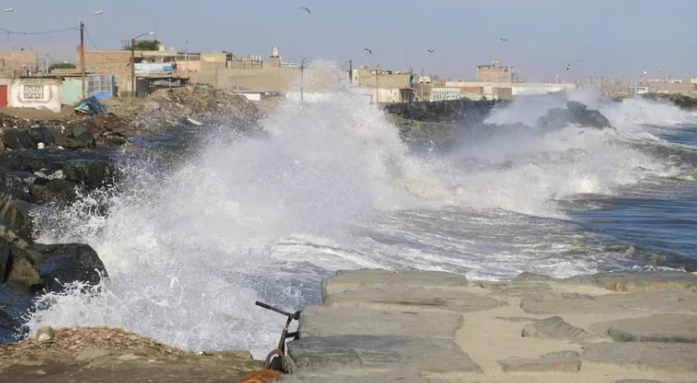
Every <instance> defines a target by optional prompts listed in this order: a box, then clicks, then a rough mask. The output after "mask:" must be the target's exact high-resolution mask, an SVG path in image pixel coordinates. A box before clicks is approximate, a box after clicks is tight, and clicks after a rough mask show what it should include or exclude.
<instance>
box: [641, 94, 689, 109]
mask: <svg viewBox="0 0 697 383" xmlns="http://www.w3.org/2000/svg"><path fill="white" fill-rule="evenodd" d="M641 97H642V98H644V99H647V100H654V101H668V102H670V103H672V104H673V105H675V106H677V107H678V108H680V109H684V110H690V111H692V110H696V109H697V98H695V97H691V96H688V95H685V94H677V93H648V94H643V95H641Z"/></svg>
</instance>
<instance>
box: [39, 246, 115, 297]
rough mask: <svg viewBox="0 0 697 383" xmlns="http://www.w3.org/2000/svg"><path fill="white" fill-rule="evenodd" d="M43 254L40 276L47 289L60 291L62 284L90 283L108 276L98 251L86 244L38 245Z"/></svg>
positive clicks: (43, 285)
mask: <svg viewBox="0 0 697 383" xmlns="http://www.w3.org/2000/svg"><path fill="white" fill-rule="evenodd" d="M36 249H37V250H38V251H39V253H40V254H41V257H42V259H41V268H40V276H41V280H42V287H43V288H44V290H46V291H54V292H58V291H61V289H62V284H63V283H67V282H74V281H82V282H85V283H87V284H90V285H96V284H98V283H99V282H100V280H101V277H102V275H103V276H104V277H106V276H107V273H106V269H105V268H104V263H102V260H101V259H99V256H98V255H97V252H96V251H94V249H92V247H91V246H90V245H86V244H79V243H73V244H55V245H37V246H36Z"/></svg>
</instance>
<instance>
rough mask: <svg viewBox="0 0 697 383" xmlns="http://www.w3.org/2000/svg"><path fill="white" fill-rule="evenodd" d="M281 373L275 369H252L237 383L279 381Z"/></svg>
mask: <svg viewBox="0 0 697 383" xmlns="http://www.w3.org/2000/svg"><path fill="white" fill-rule="evenodd" d="M280 375H281V373H280V372H279V371H273V370H259V371H252V372H250V373H249V374H247V375H245V376H243V377H242V379H241V380H240V381H239V382H237V383H268V382H277V381H278V379H279V376H280Z"/></svg>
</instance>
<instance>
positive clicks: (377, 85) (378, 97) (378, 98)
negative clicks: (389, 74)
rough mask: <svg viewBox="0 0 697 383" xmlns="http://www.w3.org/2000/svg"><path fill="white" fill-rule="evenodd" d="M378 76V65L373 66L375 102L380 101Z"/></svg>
mask: <svg viewBox="0 0 697 383" xmlns="http://www.w3.org/2000/svg"><path fill="white" fill-rule="evenodd" d="M379 76H380V65H378V66H376V67H375V104H378V103H379V102H380V88H379V82H378V78H379Z"/></svg>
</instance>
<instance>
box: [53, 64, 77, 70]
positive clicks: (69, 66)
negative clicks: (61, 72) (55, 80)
mask: <svg viewBox="0 0 697 383" xmlns="http://www.w3.org/2000/svg"><path fill="white" fill-rule="evenodd" d="M75 68H76V66H75V64H71V63H53V64H51V66H49V67H48V71H49V72H50V71H52V70H54V69H75Z"/></svg>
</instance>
